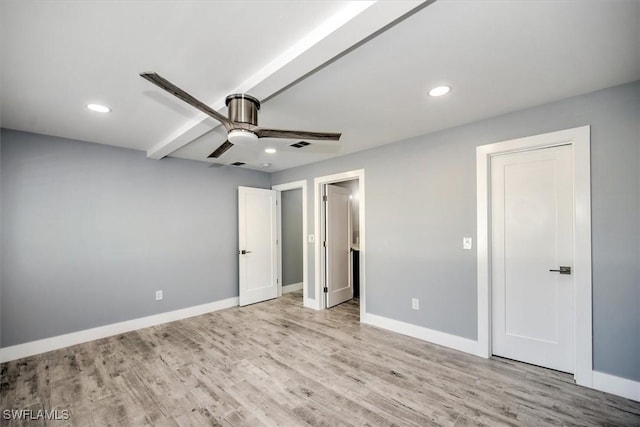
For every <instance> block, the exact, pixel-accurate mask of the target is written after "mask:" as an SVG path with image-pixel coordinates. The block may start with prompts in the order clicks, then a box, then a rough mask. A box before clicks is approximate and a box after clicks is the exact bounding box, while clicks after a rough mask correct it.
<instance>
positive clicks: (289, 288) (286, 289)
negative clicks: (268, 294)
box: [282, 282, 302, 294]
mask: <svg viewBox="0 0 640 427" xmlns="http://www.w3.org/2000/svg"><path fill="white" fill-rule="evenodd" d="M300 289H302V282H299V283H293V284H291V285H285V286H283V287H282V293H283V294H288V293H289V292H295V291H299V290H300Z"/></svg>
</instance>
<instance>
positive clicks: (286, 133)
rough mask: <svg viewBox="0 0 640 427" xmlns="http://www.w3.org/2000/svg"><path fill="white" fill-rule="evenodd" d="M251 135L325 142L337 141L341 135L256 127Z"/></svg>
mask: <svg viewBox="0 0 640 427" xmlns="http://www.w3.org/2000/svg"><path fill="white" fill-rule="evenodd" d="M253 133H255V134H256V135H258V138H287V139H320V140H326V141H338V140H339V139H340V136H341V135H342V134H341V133H331V132H308V131H304V130H284V129H265V128H260V127H256V128H255V129H253Z"/></svg>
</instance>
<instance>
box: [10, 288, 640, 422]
mask: <svg viewBox="0 0 640 427" xmlns="http://www.w3.org/2000/svg"><path fill="white" fill-rule="evenodd" d="M1 369H2V375H1V382H2V396H1V400H0V409H2V410H4V409H20V408H30V409H33V410H34V411H37V410H38V409H49V410H50V409H55V408H57V409H69V410H70V411H71V419H70V420H69V421H67V422H63V421H54V422H48V423H47V424H46V425H53V426H62V425H67V424H70V425H77V426H93V425H96V426H101V425H114V426H129V425H131V426H138V425H154V426H175V425H181V426H182V425H194V426H201V425H225V426H229V425H230V426H242V425H247V426H259V425H281V426H298V425H313V426H317V425H324V426H338V425H353V426H363V425H371V426H385V425H397V426H408V425H418V426H430V425H444V426H468V425H487V426H500V425H519V426H520V425H522V426H544V425H567V426H568V425H576V426H591V425H618V426H639V425H640V403H637V402H633V401H630V400H626V399H623V398H619V397H615V396H612V395H608V394H605V393H600V392H597V391H594V390H590V389H586V388H582V387H578V386H576V385H574V384H573V381H572V379H571V376H570V375H567V374H562V373H558V372H555V371H550V370H547V369H542V368H537V367H534V366H530V365H526V364H522V363H517V362H513V361H509V360H503V359H492V360H484V359H481V358H477V357H474V356H470V355H466V354H464V353H460V352H457V351H453V350H448V349H445V348H442V347H438V346H435V345H430V344H427V343H425V342H423V341H419V340H416V339H413V338H409V337H406V336H402V335H398V334H394V333H392V332H387V331H384V330H381V329H377V328H374V327H370V326H366V325H361V324H360V323H359V322H358V306H357V301H353V302H349V303H345V304H342V305H340V306H338V307H335V308H333V309H330V310H325V311H320V312H318V311H314V310H310V309H304V308H302V304H301V294H300V293H293V294H287V295H285V296H284V297H282V298H280V299H278V300H273V301H269V302H266V303H262V304H256V305H253V306H249V307H244V308H232V309H228V310H223V311H219V312H216V313H211V314H207V315H203V316H199V317H195V318H191V319H186V320H182V321H178V322H174V323H170V324H166V325H161V326H156V327H152V328H147V329H144V330H140V331H136V332H131V333H127V334H123V335H119V336H115V337H111V338H107V339H102V340H99V341H94V342H91V343H87V344H81V345H77V346H75V347H70V348H66V349H62V350H58V351H54V352H50V353H46V354H42V355H39V356H34V357H29V358H25V359H21V360H18V361H14V362H9V363H5V364H3V365H1ZM0 423H3V425H19V423H16V422H13V421H12V422H8V421H6V420H3V419H2V414H1V413H0ZM29 425H38V424H37V423H35V424H29ZM40 425H45V424H44V423H41V424H40Z"/></svg>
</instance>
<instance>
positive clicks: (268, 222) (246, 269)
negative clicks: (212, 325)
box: [238, 187, 278, 305]
mask: <svg viewBox="0 0 640 427" xmlns="http://www.w3.org/2000/svg"><path fill="white" fill-rule="evenodd" d="M276 232H277V228H276V192H275V191H274V190H265V189H261V188H250V187H238V247H239V253H238V257H239V282H240V292H239V293H240V305H247V304H253V303H256V302H260V301H265V300H268V299H271V298H276V297H277V296H278V286H277V273H278V272H277V255H276V254H277V253H276ZM243 251H244V253H243Z"/></svg>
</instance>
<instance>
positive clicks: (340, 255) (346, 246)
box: [324, 185, 353, 308]
mask: <svg viewBox="0 0 640 427" xmlns="http://www.w3.org/2000/svg"><path fill="white" fill-rule="evenodd" d="M325 195H326V201H325V209H326V210H325V221H326V226H325V240H324V242H325V247H326V249H325V260H326V263H325V264H326V266H325V267H326V273H325V278H326V288H327V292H326V294H327V308H329V307H333V306H334V305H337V304H340V303H343V302H345V301H348V300H350V299H351V298H353V286H352V274H351V203H350V202H349V190H348V189H346V188H343V187H338V186H337V185H327V186H326V187H325Z"/></svg>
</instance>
